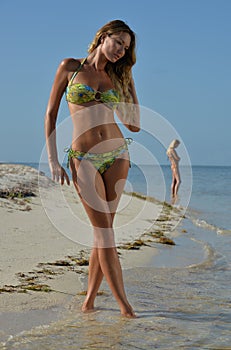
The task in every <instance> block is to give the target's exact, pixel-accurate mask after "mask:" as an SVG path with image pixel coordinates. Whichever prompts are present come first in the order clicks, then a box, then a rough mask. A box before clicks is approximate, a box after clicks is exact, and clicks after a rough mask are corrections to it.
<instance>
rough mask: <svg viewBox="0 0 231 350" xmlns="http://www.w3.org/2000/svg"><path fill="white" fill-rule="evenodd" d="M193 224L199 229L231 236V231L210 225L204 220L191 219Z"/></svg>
mask: <svg viewBox="0 0 231 350" xmlns="http://www.w3.org/2000/svg"><path fill="white" fill-rule="evenodd" d="M191 220H192V223H193V224H194V225H196V226H198V227H201V228H205V229H207V230H210V231H215V232H216V233H217V234H218V235H224V234H231V230H226V229H224V228H221V227H218V226H216V225H213V224H210V223H209V222H207V221H206V220H202V219H193V218H191Z"/></svg>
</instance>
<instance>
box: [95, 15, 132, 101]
mask: <svg viewBox="0 0 231 350" xmlns="http://www.w3.org/2000/svg"><path fill="white" fill-rule="evenodd" d="M120 32H126V33H128V34H129V35H130V37H131V43H130V46H129V48H128V49H127V50H126V53H125V55H124V56H123V57H122V58H121V59H119V60H118V61H117V62H115V63H111V62H108V63H107V65H106V72H107V73H108V75H109V76H110V78H111V80H112V84H113V86H114V87H115V89H116V90H117V91H118V92H119V95H120V101H121V102H126V103H132V102H133V100H132V97H131V94H130V92H129V83H130V82H131V78H132V72H131V68H132V66H133V65H134V64H135V63H136V53H135V48H136V38H135V33H134V32H133V31H132V30H131V29H130V27H129V26H128V25H127V24H126V23H125V22H123V21H121V20H114V21H110V22H108V23H106V24H105V25H104V26H103V27H102V28H100V29H99V30H98V31H97V33H96V35H95V37H94V39H93V41H92V43H91V44H90V45H89V48H88V52H89V53H92V52H93V51H94V50H95V49H96V48H97V47H98V46H99V45H100V43H101V38H102V35H103V34H105V33H106V34H108V35H112V34H115V33H120Z"/></svg>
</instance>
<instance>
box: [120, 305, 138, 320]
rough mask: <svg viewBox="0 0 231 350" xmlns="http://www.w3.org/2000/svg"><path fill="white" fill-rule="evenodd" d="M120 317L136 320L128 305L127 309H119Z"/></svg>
mask: <svg viewBox="0 0 231 350" xmlns="http://www.w3.org/2000/svg"><path fill="white" fill-rule="evenodd" d="M121 315H122V316H124V317H127V318H136V317H137V316H136V314H135V312H134V311H133V309H132V307H131V305H128V306H127V307H122V308H121Z"/></svg>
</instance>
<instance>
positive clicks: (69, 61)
mask: <svg viewBox="0 0 231 350" xmlns="http://www.w3.org/2000/svg"><path fill="white" fill-rule="evenodd" d="M81 61H82V59H78V58H64V59H63V60H62V61H61V63H60V65H59V68H60V69H61V70H63V71H67V72H74V71H76V70H77V69H78V68H79V66H80V65H81Z"/></svg>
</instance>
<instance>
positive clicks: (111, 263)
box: [72, 159, 135, 317]
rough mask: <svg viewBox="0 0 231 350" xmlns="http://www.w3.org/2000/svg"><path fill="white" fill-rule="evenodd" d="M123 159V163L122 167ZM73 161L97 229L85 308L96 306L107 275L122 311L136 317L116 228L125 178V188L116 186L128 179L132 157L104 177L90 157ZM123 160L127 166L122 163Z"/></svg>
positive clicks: (81, 194)
mask: <svg viewBox="0 0 231 350" xmlns="http://www.w3.org/2000/svg"><path fill="white" fill-rule="evenodd" d="M121 162H122V163H121ZM116 163H117V164H116ZM119 163H120V167H119V168H118V164H119ZM73 164H75V166H74V171H73V174H74V176H73V181H74V183H75V186H76V189H77V191H78V193H79V194H80V197H81V199H82V203H83V205H84V207H85V210H86V212H87V214H88V216H89V218H90V221H91V223H92V226H93V229H94V246H93V250H92V253H91V258H90V265H89V278H88V280H89V283H88V292H87V296H86V299H85V301H84V304H83V308H82V310H83V311H90V310H92V309H93V308H94V300H95V297H96V294H97V291H98V289H99V286H100V284H101V281H102V278H103V275H104V276H105V278H106V280H107V282H108V284H109V286H110V288H111V290H112V292H113V294H114V296H115V298H116V300H117V301H118V303H119V305H120V309H121V313H122V314H123V315H126V316H128V317H134V316H135V315H134V312H133V310H132V308H131V306H130V305H129V303H128V301H127V298H126V294H125V290H124V285H123V279H122V271H121V266H120V262H119V258H118V254H117V251H116V248H115V242H114V232H113V228H112V223H113V218H114V214H115V210H116V206H117V205H118V202H119V198H120V196H121V193H122V191H121V190H122V187H123V186H121V181H119V184H120V186H118V188H121V189H120V191H119V190H118V188H117V192H115V189H114V188H115V184H116V183H117V181H118V180H121V179H126V177H127V172H128V161H127V160H124V159H118V160H116V161H115V163H114V164H113V165H112V166H111V167H110V168H109V169H108V170H107V171H106V172H105V174H104V176H103V177H102V176H101V175H100V174H99V173H98V172H96V171H95V169H94V167H93V166H92V164H91V163H90V162H89V161H85V162H83V161H82V163H81V166H80V164H79V161H77V160H73V162H72V168H73ZM122 164H123V167H121V165H122ZM113 168H114V169H113ZM75 169H76V171H77V170H78V184H77V182H76V178H75V174H76V171H75ZM118 169H119V172H118ZM116 170H117V171H116ZM106 173H107V175H106ZM110 173H111V174H110ZM111 201H113V206H112V208H111V207H110V205H109V203H110V202H111ZM112 209H113V210H112Z"/></svg>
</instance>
